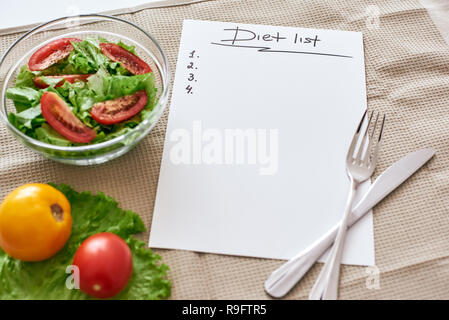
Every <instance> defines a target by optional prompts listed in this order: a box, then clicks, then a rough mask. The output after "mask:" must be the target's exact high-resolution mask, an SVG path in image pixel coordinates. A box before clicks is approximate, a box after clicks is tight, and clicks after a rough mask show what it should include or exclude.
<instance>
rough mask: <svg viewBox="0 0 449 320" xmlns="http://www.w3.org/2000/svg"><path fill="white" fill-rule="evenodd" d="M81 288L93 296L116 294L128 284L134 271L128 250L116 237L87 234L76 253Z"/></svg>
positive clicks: (105, 233) (108, 296) (103, 234)
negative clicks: (87, 236)
mask: <svg viewBox="0 0 449 320" xmlns="http://www.w3.org/2000/svg"><path fill="white" fill-rule="evenodd" d="M73 265H75V266H77V267H78V268H79V280H80V289H81V291H83V292H84V293H86V294H88V295H90V296H93V297H96V298H111V297H114V296H116V295H117V294H118V293H119V292H120V291H122V290H123V289H124V288H125V287H126V285H127V284H128V281H129V279H130V278H131V274H132V271H133V261H132V254H131V250H130V249H129V246H128V244H127V243H126V242H125V241H124V240H123V239H122V238H120V237H119V236H117V235H115V234H113V233H110V232H103V233H97V234H95V235H93V236H90V237H89V238H87V239H86V240H84V242H83V243H82V244H81V246H80V247H79V248H78V250H77V251H76V253H75V257H74V259H73Z"/></svg>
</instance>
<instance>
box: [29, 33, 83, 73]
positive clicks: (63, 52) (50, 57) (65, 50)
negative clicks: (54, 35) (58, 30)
mask: <svg viewBox="0 0 449 320" xmlns="http://www.w3.org/2000/svg"><path fill="white" fill-rule="evenodd" d="M79 41H81V39H78V38H61V39H57V40H55V41H52V42H50V43H49V44H46V45H45V46H43V47H41V48H39V49H38V50H37V51H36V52H35V53H33V55H32V56H31V58H30V60H29V61H28V68H30V70H31V71H41V70H44V69H47V68H48V67H50V66H51V65H54V64H55V63H56V62H58V61H61V60H62V59H64V58H66V57H67V56H68V55H69V54H70V52H71V51H72V50H73V46H72V44H71V42H79Z"/></svg>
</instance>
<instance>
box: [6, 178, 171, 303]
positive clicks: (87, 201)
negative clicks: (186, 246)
mask: <svg viewBox="0 0 449 320" xmlns="http://www.w3.org/2000/svg"><path fill="white" fill-rule="evenodd" d="M53 186H55V187H56V188H58V189H59V190H60V191H61V192H63V193H64V194H65V195H66V197H67V199H68V200H69V201H70V204H71V208H72V219H73V226H72V234H71V236H70V238H69V240H68V242H67V244H66V245H65V247H64V248H63V249H62V250H61V251H59V252H58V253H57V254H56V255H55V256H53V257H52V258H50V259H48V260H45V261H42V262H23V261H20V260H16V259H13V258H11V257H9V256H8V255H6V254H5V253H4V252H3V251H2V250H1V249H0V300H9V299H43V300H49V299H52V300H53V299H54V300H58V299H92V298H91V297H89V296H87V295H85V294H84V293H83V292H81V291H80V290H77V289H72V290H70V289H68V288H67V287H66V280H67V278H68V276H69V273H66V270H67V267H68V266H69V265H71V263H72V260H73V256H74V254H75V252H76V250H77V248H78V247H79V245H80V244H81V243H82V241H83V240H85V239H86V238H88V237H89V236H91V235H93V234H96V233H99V232H112V233H115V234H117V235H119V236H120V237H122V238H123V239H125V241H126V242H127V243H128V245H129V247H130V249H131V252H132V255H133V274H132V276H131V279H130V281H129V283H128V285H127V287H126V288H125V289H124V290H123V291H122V292H121V293H119V294H118V295H117V296H116V297H114V299H133V300H134V299H165V298H167V297H169V295H170V287H171V286H170V282H169V281H168V280H167V279H166V272H167V270H168V267H167V266H166V265H164V264H162V263H160V257H159V256H158V255H157V254H154V253H153V252H152V251H151V250H150V249H149V248H147V247H146V245H145V243H144V242H142V241H139V240H137V239H135V238H134V237H133V236H132V235H133V234H135V233H139V232H143V231H145V227H144V224H143V222H142V220H141V219H140V218H139V216H138V215H137V214H136V213H134V212H132V211H129V210H122V209H120V208H119V207H118V205H117V202H115V201H114V199H112V198H111V197H108V196H106V195H104V194H103V193H98V194H96V195H93V194H91V193H90V192H82V193H78V192H76V191H74V190H73V189H72V188H70V187H69V186H67V185H53Z"/></svg>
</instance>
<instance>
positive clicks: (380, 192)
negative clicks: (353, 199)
mask: <svg viewBox="0 0 449 320" xmlns="http://www.w3.org/2000/svg"><path fill="white" fill-rule="evenodd" d="M434 154H435V151H434V150H433V149H431V148H425V149H420V150H417V151H414V152H411V153H409V154H407V155H405V156H404V157H402V158H401V159H399V160H398V161H396V162H395V163H394V164H393V165H391V166H390V167H388V168H387V169H386V170H385V171H384V172H382V174H381V175H380V176H379V177H377V179H376V180H375V181H374V183H373V184H372V185H371V186H370V188H369V190H368V191H367V192H366V194H365V195H364V196H363V197H362V199H360V201H359V202H358V203H357V204H356V205H355V206H354V207H353V210H352V212H351V215H350V216H349V218H348V226H349V227H350V226H352V225H353V224H354V223H355V222H357V220H359V219H360V218H361V217H363V216H364V215H365V214H366V213H367V212H369V211H370V210H371V209H372V208H373V207H374V206H375V205H377V204H378V203H379V202H380V201H381V200H383V199H384V198H385V197H386V196H387V195H388V194H390V193H391V192H392V191H393V190H395V189H396V188H397V187H398V186H399V185H401V184H402V183H403V182H404V181H405V180H407V179H408V178H409V177H410V176H412V175H413V174H414V173H415V172H416V171H417V170H418V169H419V168H421V167H422V166H423V165H424V164H425V163H426V162H427V161H429V160H430V159H431V158H432V157H433V156H434ZM339 227H340V223H337V224H336V225H335V226H333V227H332V228H331V229H330V230H329V231H328V232H326V233H325V234H323V235H322V236H321V237H320V238H319V239H318V240H316V241H315V242H314V243H313V244H311V245H310V246H309V247H307V248H306V249H304V250H303V251H302V252H300V253H299V254H298V255H296V256H295V257H293V258H292V259H290V260H289V261H287V262H286V263H284V264H283V265H282V266H280V267H279V268H278V269H276V270H275V271H273V272H272V273H271V274H270V276H269V277H268V278H267V280H266V281H265V291H266V292H267V293H268V294H269V295H271V296H273V297H276V298H280V297H283V296H284V295H285V294H287V293H288V292H289V291H290V290H291V288H293V286H294V285H295V284H296V283H297V282H298V281H299V280H300V279H301V278H302V277H303V276H304V274H305V273H306V272H307V271H308V270H309V269H310V267H311V266H312V265H313V264H314V263H315V262H316V261H317V260H318V258H319V257H321V255H322V254H323V253H324V252H325V251H326V250H327V249H328V248H329V247H330V246H331V245H332V243H333V242H334V240H335V237H336V236H337V233H338V228H339Z"/></svg>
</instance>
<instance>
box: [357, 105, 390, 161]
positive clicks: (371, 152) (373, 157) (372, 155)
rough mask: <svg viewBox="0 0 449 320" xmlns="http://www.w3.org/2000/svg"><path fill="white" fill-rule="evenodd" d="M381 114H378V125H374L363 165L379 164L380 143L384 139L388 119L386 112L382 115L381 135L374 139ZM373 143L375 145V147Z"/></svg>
mask: <svg viewBox="0 0 449 320" xmlns="http://www.w3.org/2000/svg"><path fill="white" fill-rule="evenodd" d="M379 115H380V113H378V114H377V118H376V125H375V126H374V129H373V132H372V134H371V138H370V141H369V143H368V149H367V156H365V159H364V160H363V165H365V166H368V165H370V166H375V165H376V164H377V153H378V150H379V144H380V142H381V139H382V134H383V130H384V125H385V119H386V115H385V114H384V115H383V117H382V123H381V125H380V130H379V136H378V137H377V139H374V135H375V133H376V129H377V119H378V118H379ZM375 140H376V141H375ZM374 141H375V142H374ZM374 143H375V145H374ZM373 145H374V148H373Z"/></svg>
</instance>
